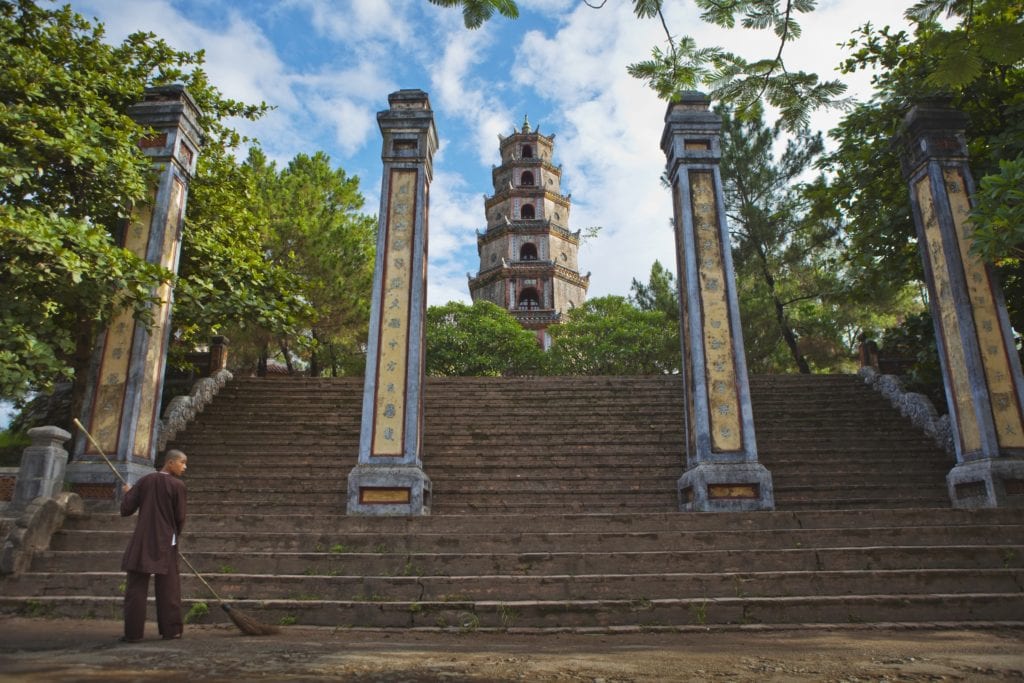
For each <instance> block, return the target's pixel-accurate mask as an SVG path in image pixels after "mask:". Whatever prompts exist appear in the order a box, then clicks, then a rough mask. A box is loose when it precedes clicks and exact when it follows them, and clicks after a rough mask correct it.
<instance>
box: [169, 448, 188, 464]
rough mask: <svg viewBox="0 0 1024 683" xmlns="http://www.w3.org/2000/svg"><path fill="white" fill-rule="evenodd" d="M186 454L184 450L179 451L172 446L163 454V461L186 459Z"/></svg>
mask: <svg viewBox="0 0 1024 683" xmlns="http://www.w3.org/2000/svg"><path fill="white" fill-rule="evenodd" d="M187 459H188V456H187V455H185V453H184V451H179V450H178V449H177V448H172V449H171V450H169V451H167V454H166V455H164V462H173V461H175V460H187Z"/></svg>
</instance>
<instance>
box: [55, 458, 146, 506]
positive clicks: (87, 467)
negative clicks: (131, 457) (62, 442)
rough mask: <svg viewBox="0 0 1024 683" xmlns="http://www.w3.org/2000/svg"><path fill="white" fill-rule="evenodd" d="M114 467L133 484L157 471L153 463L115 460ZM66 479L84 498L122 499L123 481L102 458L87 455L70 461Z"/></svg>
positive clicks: (73, 489)
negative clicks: (145, 463) (141, 463)
mask: <svg viewBox="0 0 1024 683" xmlns="http://www.w3.org/2000/svg"><path fill="white" fill-rule="evenodd" d="M114 468H115V469H116V470H117V471H118V472H119V473H120V474H121V476H122V477H124V480H125V481H127V482H128V483H129V484H132V485H134V484H135V482H137V481H138V480H139V479H142V478H143V477H144V476H146V475H147V474H152V473H153V472H156V469H154V467H153V466H152V465H140V464H138V463H134V462H128V463H124V462H115V463H114ZM65 479H66V481H67V482H68V484H70V485H71V490H72V491H74V492H75V493H77V494H78V495H79V496H81V497H82V499H83V500H86V501H88V500H116V501H119V500H121V482H120V480H118V478H117V477H115V476H114V473H113V472H111V471H110V466H109V465H107V463H105V462H103V461H102V460H97V459H94V458H91V457H89V456H85V458H79V459H78V460H75V461H73V462H71V463H69V464H68V466H67V471H66V474H65Z"/></svg>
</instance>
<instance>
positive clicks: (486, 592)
mask: <svg viewBox="0 0 1024 683" xmlns="http://www.w3.org/2000/svg"><path fill="white" fill-rule="evenodd" d="M224 569H229V570H231V571H228V572H226V573H224ZM410 571H418V568H416V567H412V568H411V569H410ZM204 578H205V579H206V581H207V582H208V583H209V584H210V585H211V586H213V588H214V589H215V590H216V592H217V594H218V595H220V596H221V597H223V598H225V599H228V600H284V599H307V600H321V599H326V600H354V601H374V602H385V601H386V602H395V601H402V602H413V601H425V602H448V601H451V600H453V599H454V600H460V601H473V602H477V601H481V600H484V601H494V600H497V601H513V600H516V599H519V598H521V597H522V596H523V595H529V596H530V597H531V599H533V600H635V599H640V598H644V599H648V600H657V599H666V598H688V599H692V598H700V597H705V598H725V597H742V596H745V595H756V596H758V597H790V596H794V595H800V596H844V595H870V594H873V593H875V592H877V591H879V590H880V589H882V588H883V587H884V590H885V591H886V592H888V593H897V594H900V595H931V594H936V593H943V594H948V595H952V594H957V593H972V592H977V591H979V590H982V591H984V592H986V593H1004V594H1005V593H1014V592H1020V591H1022V590H1024V570H1021V569H915V570H903V569H898V570H857V571H825V570H815V571H776V572H712V573H693V572H677V573H641V572H631V573H628V574H605V573H602V574H571V575H570V574H555V575H525V576H524V575H495V574H483V575H474V576H468V575H455V576H427V575H410V576H372V575H365V574H362V573H360V574H353V575H347V576H346V575H342V576H327V575H311V574H307V573H303V574H295V575H293V574H275V575H268V574H239V573H237V572H236V571H234V570H233V568H222V573H218V574H208V575H206V576H204ZM123 584H124V574H123V573H122V572H120V571H116V572H76V573H74V574H71V575H68V574H67V573H63V572H62V573H47V572H33V573H32V574H26V575H24V576H21V577H19V578H18V579H17V580H15V581H11V582H9V583H8V584H7V589H8V590H7V591H5V593H6V594H7V595H10V596H12V597H13V596H22V597H26V596H31V597H40V596H48V595H97V596H109V597H117V596H118V595H123V593H124V591H123ZM206 590H207V589H206V588H205V586H204V585H203V584H202V583H201V582H200V581H199V579H197V578H196V577H195V576H193V575H191V574H188V575H183V576H182V594H183V596H192V597H200V596H201V595H202V594H203V593H204V591H206ZM1022 597H1024V595H1022Z"/></svg>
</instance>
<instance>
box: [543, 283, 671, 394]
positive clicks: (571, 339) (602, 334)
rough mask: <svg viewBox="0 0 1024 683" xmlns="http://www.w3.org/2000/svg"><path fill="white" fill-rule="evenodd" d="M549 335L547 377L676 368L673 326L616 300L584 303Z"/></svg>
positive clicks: (660, 315)
mask: <svg viewBox="0 0 1024 683" xmlns="http://www.w3.org/2000/svg"><path fill="white" fill-rule="evenodd" d="M673 329H674V330H675V333H674V334H673ZM549 332H550V333H551V337H552V340H553V341H552V347H551V349H550V350H549V351H548V372H549V374H552V375H650V374H662V373H666V372H677V371H678V370H679V363H680V347H679V332H678V327H677V326H673V325H672V324H671V323H670V322H669V320H668V316H667V314H666V313H665V312H664V311H661V310H640V309H639V308H637V307H636V306H633V305H632V304H630V303H629V301H628V300H627V299H625V298H624V297H621V296H605V297H599V298H595V299H588V300H587V301H586V302H585V303H583V305H581V306H577V307H576V308H574V309H572V310H571V311H569V313H568V320H566V321H565V322H563V323H561V324H560V325H556V326H554V327H552V328H550V329H549Z"/></svg>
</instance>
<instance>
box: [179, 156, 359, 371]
mask: <svg viewBox="0 0 1024 683" xmlns="http://www.w3.org/2000/svg"><path fill="white" fill-rule="evenodd" d="M221 161H222V162H223V165H222V168H221V169H220V170H219V172H218V174H219V175H218V177H219V180H220V182H217V183H211V184H208V185H205V186H202V187H201V188H200V190H199V192H198V193H197V197H196V199H197V201H196V203H195V204H190V217H189V220H188V227H189V229H190V230H189V232H188V233H187V236H188V237H190V239H189V243H188V245H187V246H188V247H189V249H188V250H186V251H185V253H184V255H183V263H182V268H181V273H182V279H181V281H180V283H179V284H180V285H181V288H182V290H183V292H184V296H183V297H182V301H181V306H180V308H181V313H182V315H181V317H179V318H176V320H177V321H178V323H179V326H180V327H179V329H181V330H182V334H180V335H179V336H180V338H181V339H182V340H183V341H184V342H185V344H186V345H190V344H193V343H200V342H202V341H205V336H206V335H208V334H210V333H213V332H218V333H224V334H227V335H228V336H229V337H230V338H231V339H232V358H233V359H234V361H233V363H234V364H236V366H238V367H243V366H246V367H251V366H253V365H262V366H263V367H264V368H265V364H266V362H267V359H268V357H269V356H278V357H280V358H282V359H283V360H284V361H285V362H286V363H287V364H288V365H289V367H292V365H293V362H299V363H301V364H302V365H303V367H304V369H305V368H306V367H308V370H309V372H310V374H311V375H313V376H318V375H319V374H321V372H322V371H325V370H326V371H327V372H329V373H331V374H333V375H335V376H337V375H339V374H353V373H356V372H359V371H361V370H362V368H363V363H364V361H365V353H364V351H363V344H364V343H365V340H366V332H367V325H368V320H369V301H370V288H371V285H372V280H373V259H374V251H375V246H376V245H375V242H376V219H375V218H374V217H372V216H368V215H364V214H362V213H360V212H359V210H360V209H361V208H362V206H363V202H364V199H363V196H362V194H360V192H359V179H358V178H357V177H349V176H348V175H347V174H346V173H345V171H344V170H342V169H340V168H338V169H335V168H332V167H331V162H330V158H329V157H328V156H327V155H326V154H324V153H322V152H318V153H316V154H314V155H312V156H309V155H305V154H299V155H297V156H296V157H295V158H294V159H292V161H291V162H289V164H288V165H287V166H286V167H285V168H284V169H281V170H280V171H279V170H278V169H277V167H276V164H274V163H273V162H270V161H269V160H268V159H267V158H266V155H265V154H264V153H263V152H262V151H261V150H260V149H259V148H258V147H252V148H250V151H249V156H248V158H247V159H246V160H245V162H244V163H242V164H236V163H235V162H234V161H233V160H231V159H230V158H223V159H222V160H221ZM211 264H214V265H216V267H215V268H211V267H210V266H211ZM227 291H230V296H224V297H218V298H217V299H215V300H213V301H211V300H210V299H211V297H210V293H211V292H218V293H222V292H227ZM183 320H184V321H185V322H182V321H183ZM186 323H187V324H188V325H189V327H188V328H184V327H183V326H184V325H185V324H186Z"/></svg>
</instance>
